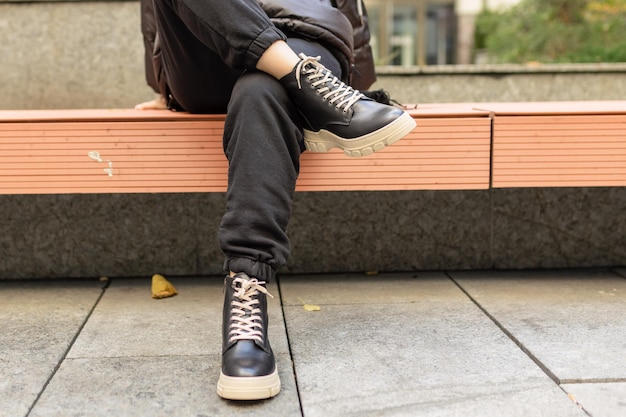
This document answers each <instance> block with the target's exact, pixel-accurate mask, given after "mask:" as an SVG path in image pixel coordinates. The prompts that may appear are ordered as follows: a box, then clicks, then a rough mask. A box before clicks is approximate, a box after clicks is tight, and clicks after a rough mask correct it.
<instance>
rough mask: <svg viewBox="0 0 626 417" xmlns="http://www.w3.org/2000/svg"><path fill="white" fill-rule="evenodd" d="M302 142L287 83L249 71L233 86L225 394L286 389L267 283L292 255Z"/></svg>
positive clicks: (265, 394) (224, 243)
mask: <svg viewBox="0 0 626 417" xmlns="http://www.w3.org/2000/svg"><path fill="white" fill-rule="evenodd" d="M301 144H302V132H301V128H300V120H299V115H298V113H297V111H296V110H295V109H294V107H293V105H291V102H290V100H289V98H288V96H287V94H286V92H285V90H284V88H282V86H281V85H280V83H279V82H278V81H276V80H275V79H274V78H273V77H271V76H270V75H268V74H265V73H263V72H260V71H249V72H246V73H244V74H243V75H242V76H241V78H240V79H239V80H238V81H237V83H236V84H235V87H234V89H233V93H232V97H231V101H230V103H229V106H228V112H227V116H226V124H225V129H224V152H225V154H226V156H227V158H228V161H229V168H228V190H227V203H226V212H225V214H224V216H223V218H222V222H221V225H220V229H219V243H220V247H221V248H222V250H223V252H224V254H225V256H226V260H225V264H224V268H225V270H226V271H229V272H230V274H229V276H227V277H226V279H225V292H224V294H225V298H224V318H223V332H224V333H223V350H222V368H221V372H220V378H219V381H218V385H217V393H218V394H219V395H220V396H221V397H223V398H227V399H234V400H258V399H263V398H269V397H272V396H274V395H276V394H278V392H279V391H280V379H279V377H278V371H277V369H276V362H275V359H274V355H273V353H272V350H271V347H270V343H269V339H268V337H267V324H268V322H267V300H266V296H267V290H266V286H265V284H266V283H267V282H270V281H271V280H272V279H273V278H274V276H275V275H276V271H277V270H278V269H279V268H280V267H281V266H282V265H284V264H285V263H286V261H287V257H288V255H289V240H288V238H287V234H286V229H287V223H288V221H289V218H290V216H291V204H292V199H293V194H294V190H295V184H296V179H297V177H298V172H299V167H300V162H299V158H300V153H301V150H302V145H301ZM235 273H236V274H235Z"/></svg>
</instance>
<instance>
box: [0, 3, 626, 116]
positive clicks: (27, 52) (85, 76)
mask: <svg viewBox="0 0 626 417" xmlns="http://www.w3.org/2000/svg"><path fill="white" fill-rule="evenodd" d="M0 57H2V58H1V59H0V88H1V90H0V92H1V93H2V97H3V100H1V101H0V109H59V108H60V109H63V108H126V107H132V106H134V105H135V104H136V103H138V102H141V101H144V100H148V99H151V98H152V97H153V93H152V91H151V90H150V89H149V88H148V87H147V86H146V83H145V78H144V68H143V43H142V39H141V33H140V23H139V2H138V1H136V0H131V1H93V2H83V1H77V2H61V1H52V2H51V1H41V2H28V1H17V2H15V1H12V2H7V1H4V0H0ZM378 72H379V80H378V82H377V83H376V84H375V85H374V87H373V88H385V89H387V90H389V91H390V92H391V94H392V96H393V97H394V98H395V99H396V100H398V101H400V102H405V103H416V102H421V103H436V102H443V103H445V102H485V101H551V100H622V99H624V98H626V65H621V64H614V65H573V66H572V65H565V66H563V65H560V66H559V65H557V66H542V67H536V66H535V67H524V66H511V67H502V66H499V67H488V66H487V67H485V66H480V67H477V66H448V67H426V68H409V69H398V68H379V70H378Z"/></svg>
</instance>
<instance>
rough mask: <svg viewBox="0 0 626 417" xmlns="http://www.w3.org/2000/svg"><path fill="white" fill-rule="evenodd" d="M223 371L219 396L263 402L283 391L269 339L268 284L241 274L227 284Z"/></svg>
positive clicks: (229, 278) (223, 330)
mask: <svg viewBox="0 0 626 417" xmlns="http://www.w3.org/2000/svg"><path fill="white" fill-rule="evenodd" d="M224 292H225V294H224V316H223V321H222V370H221V373H220V378H219V380H218V382H217V394H218V395H219V396H220V397H222V398H226V399H229V400H261V399H264V398H270V397H273V396H275V395H277V394H278V393H279V392H280V379H279V377H278V371H277V369H276V360H275V359H274V353H273V352H272V348H271V347H270V343H269V340H268V338H267V324H268V317H267V298H266V296H267V295H269V296H270V297H271V294H269V293H268V292H267V289H266V288H265V282H262V281H258V280H257V279H256V278H250V277H248V276H247V275H246V274H243V273H238V274H236V275H235V276H234V277H226V279H225V281H224Z"/></svg>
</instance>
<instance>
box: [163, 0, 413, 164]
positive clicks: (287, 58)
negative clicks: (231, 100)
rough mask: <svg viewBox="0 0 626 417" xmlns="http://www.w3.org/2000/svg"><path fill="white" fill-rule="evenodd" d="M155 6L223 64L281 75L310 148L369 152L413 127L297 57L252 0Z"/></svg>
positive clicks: (171, 67)
mask: <svg viewBox="0 0 626 417" xmlns="http://www.w3.org/2000/svg"><path fill="white" fill-rule="evenodd" d="M155 6H156V8H157V9H165V8H167V9H169V10H171V11H172V12H173V14H175V15H176V16H177V18H178V19H179V21H180V22H182V24H184V26H185V27H186V28H187V29H188V30H189V32H190V33H191V34H193V36H194V37H195V38H197V40H198V41H199V42H200V43H202V44H203V45H205V46H206V47H207V48H208V49H210V50H211V51H212V52H213V53H214V54H215V55H217V56H218V57H219V58H220V59H221V61H222V62H223V63H224V64H225V65H226V66H228V67H230V68H233V69H235V70H244V69H247V70H250V69H255V68H256V69H260V70H263V71H264V72H266V73H268V74H270V75H272V76H273V77H274V78H276V79H280V80H281V83H282V85H283V87H284V88H285V89H286V90H287V91H288V93H289V95H290V98H291V100H292V101H293V103H294V104H295V105H296V106H297V107H298V109H299V111H300V112H301V113H302V115H303V117H304V120H305V132H304V133H305V142H306V146H307V149H309V150H310V151H312V152H327V151H328V150H329V149H331V148H334V147H338V148H341V149H343V150H344V152H345V153H346V155H348V156H363V155H369V154H371V153H373V152H375V151H378V150H380V149H382V148H384V147H385V146H387V145H389V144H391V143H393V142H395V141H397V140H399V139H401V138H402V137H404V136H405V135H406V134H407V133H409V132H410V131H411V130H412V129H413V128H414V126H415V122H414V120H413V118H412V117H410V116H409V115H408V114H407V113H405V112H404V111H403V110H401V109H399V108H395V107H392V106H387V105H384V104H380V103H377V102H375V101H374V100H370V99H368V98H367V97H365V96H363V95H362V94H361V93H360V92H358V91H356V90H354V89H352V88H351V87H349V86H347V85H345V84H343V83H341V82H340V81H339V79H337V78H336V77H335V75H333V74H332V73H331V72H330V71H328V70H327V69H326V68H324V67H323V66H322V65H319V64H318V63H317V62H316V61H315V59H312V58H310V57H306V56H302V57H301V58H300V59H299V60H298V59H297V56H296V55H295V51H293V49H292V48H290V47H289V46H288V45H287V44H285V42H284V41H285V39H286V37H285V35H284V34H283V33H282V32H280V31H279V30H278V29H277V28H276V27H275V26H274V25H273V24H272V22H271V20H270V19H269V18H268V16H267V15H266V14H265V12H264V11H263V10H262V9H261V7H260V6H259V5H258V4H257V2H256V1H255V0H239V1H223V0H155ZM233 17H235V18H233ZM159 29H160V28H159ZM182 47H185V45H184V44H183V45H182ZM295 62H298V63H297V64H296V65H295V66H293V64H294V63H295ZM175 65H176V63H175V62H171V61H170V62H169V63H168V67H167V70H168V71H169V72H170V74H169V75H168V77H170V76H173V75H172V74H171V72H172V71H173V72H174V73H176V74H178V73H183V74H184V72H185V71H186V69H185V68H178V67H175ZM292 66H293V67H292ZM290 67H292V69H291V71H290V72H289V73H287V74H286V75H284V76H282V77H281V75H283V74H285V71H287V70H288V69H289V68H290ZM172 90H174V87H172ZM329 103H330V104H333V105H329Z"/></svg>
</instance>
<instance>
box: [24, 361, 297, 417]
mask: <svg viewBox="0 0 626 417" xmlns="http://www.w3.org/2000/svg"><path fill="white" fill-rule="evenodd" d="M220 360H221V356H220V355H204V356H196V355H188V356H160V357H159V356H149V357H118V358H81V359H69V360H67V361H65V362H64V363H63V364H62V365H61V367H60V368H59V371H58V372H57V374H56V375H55V378H54V379H53V380H52V381H51V383H50V385H49V386H48V387H47V389H46V391H45V393H44V394H43V395H42V397H41V399H40V400H39V402H38V403H37V405H36V406H35V408H34V409H33V411H32V412H31V414H30V416H29V417H44V416H45V417H79V416H89V417H112V416H115V417H143V416H146V417H172V416H177V417H187V416H193V417H213V416H255V417H258V416H299V415H300V405H299V402H298V397H297V391H296V387H295V380H294V378H293V374H292V373H291V366H290V365H291V361H290V358H289V357H288V355H284V354H282V355H278V356H277V360H278V362H279V372H280V376H281V380H282V391H281V393H280V395H278V396H277V397H275V398H273V399H271V400H267V401H247V402H240V401H227V400H223V399H221V398H220V397H218V396H217V394H216V393H215V386H216V384H217V379H218V375H219V369H220Z"/></svg>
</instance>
